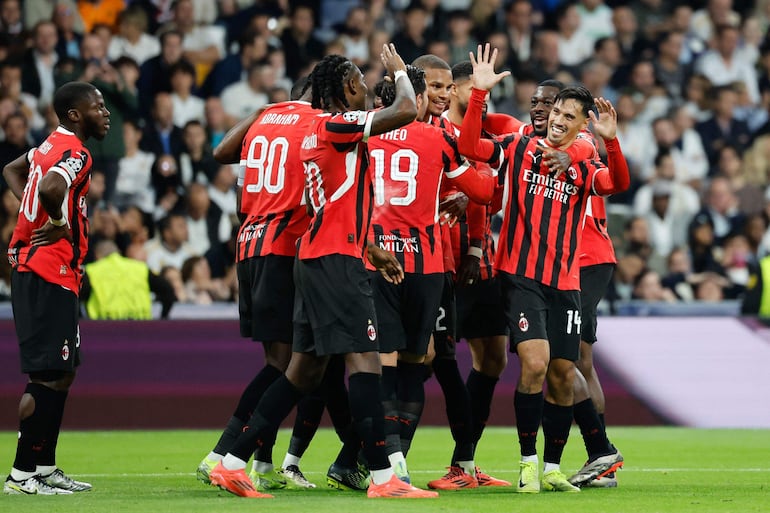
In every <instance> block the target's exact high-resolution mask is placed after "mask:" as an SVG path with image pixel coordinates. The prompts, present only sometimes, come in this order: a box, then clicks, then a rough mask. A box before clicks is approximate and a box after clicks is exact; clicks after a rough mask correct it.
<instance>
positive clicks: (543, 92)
mask: <svg viewBox="0 0 770 513" xmlns="http://www.w3.org/2000/svg"><path fill="white" fill-rule="evenodd" d="M557 94H559V90H558V89H557V88H555V87H551V86H545V87H543V86H538V88H537V89H535V94H533V95H532V98H531V99H530V104H529V118H530V119H531V120H532V128H533V129H534V130H535V135H539V136H540V137H545V135H546V134H547V133H548V115H549V114H550V113H551V109H552V108H553V102H554V101H555V100H556V95H557Z"/></svg>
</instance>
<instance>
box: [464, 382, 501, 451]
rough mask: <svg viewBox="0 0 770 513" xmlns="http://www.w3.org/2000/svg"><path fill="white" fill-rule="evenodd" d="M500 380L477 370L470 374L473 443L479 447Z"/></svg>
mask: <svg viewBox="0 0 770 513" xmlns="http://www.w3.org/2000/svg"><path fill="white" fill-rule="evenodd" d="M497 381H498V378H493V377H491V376H487V375H486V374H483V373H481V372H479V371H477V370H476V369H471V372H470V374H468V381H467V382H466V384H465V386H466V387H468V393H469V394H470V404H471V412H472V415H473V442H474V443H475V444H476V445H478V443H479V440H481V435H482V433H484V428H485V427H486V425H487V421H488V420H489V411H490V410H491V408H492V397H493V396H494V394H495V387H496V386H497Z"/></svg>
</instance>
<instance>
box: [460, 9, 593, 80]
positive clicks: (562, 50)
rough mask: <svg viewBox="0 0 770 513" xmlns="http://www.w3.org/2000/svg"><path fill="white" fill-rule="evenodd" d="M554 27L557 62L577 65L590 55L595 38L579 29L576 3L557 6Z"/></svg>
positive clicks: (578, 14)
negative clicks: (557, 49) (557, 37)
mask: <svg viewBox="0 0 770 513" xmlns="http://www.w3.org/2000/svg"><path fill="white" fill-rule="evenodd" d="M556 27H557V31H558V33H559V62H561V63H562V64H564V65H566V66H577V65H579V64H581V63H582V62H583V61H585V60H586V59H588V58H589V57H590V56H591V54H592V53H593V51H594V41H595V39H593V38H591V37H590V36H589V35H588V34H587V33H585V32H582V31H581V30H580V13H579V12H578V8H577V5H576V4H573V3H570V2H567V3H564V4H562V5H561V6H560V7H559V9H558V11H557V12H556ZM466 54H467V52H466Z"/></svg>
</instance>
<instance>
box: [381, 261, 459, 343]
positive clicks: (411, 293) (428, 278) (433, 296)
mask: <svg viewBox="0 0 770 513" xmlns="http://www.w3.org/2000/svg"><path fill="white" fill-rule="evenodd" d="M369 276H370V277H371V282H372V291H373V292H374V308H375V310H376V311H377V321H378V325H379V328H380V336H379V339H380V340H379V343H380V352H381V353H392V352H393V351H407V352H409V353H412V354H418V355H424V354H426V353H427V352H428V342H430V335H431V333H433V329H434V328H435V327H436V312H437V311H438V309H439V305H440V303H441V295H442V291H443V288H444V275H443V273H434V274H413V273H409V274H407V275H406V276H405V277H404V281H402V282H401V283H399V284H398V285H394V284H392V283H388V282H387V281H385V278H383V277H382V274H380V273H379V272H378V271H370V272H369Z"/></svg>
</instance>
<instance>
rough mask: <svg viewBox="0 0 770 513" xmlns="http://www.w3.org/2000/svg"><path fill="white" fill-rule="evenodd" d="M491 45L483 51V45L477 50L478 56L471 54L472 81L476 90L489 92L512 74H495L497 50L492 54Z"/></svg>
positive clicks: (487, 45)
mask: <svg viewBox="0 0 770 513" xmlns="http://www.w3.org/2000/svg"><path fill="white" fill-rule="evenodd" d="M490 48H491V47H490V45H489V43H487V44H485V45H484V47H483V49H482V47H481V45H479V46H478V49H477V50H476V55H473V52H470V54H469V55H470V57H471V64H473V75H472V76H471V81H472V82H473V87H475V88H476V89H485V90H487V91H489V90H490V89H492V88H493V87H495V86H496V85H497V84H498V83H499V82H500V81H501V80H502V79H504V78H505V77H507V76H509V75H510V74H511V72H510V71H503V72H502V73H495V61H496V60H497V48H495V49H494V50H492V51H491V52H490Z"/></svg>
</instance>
